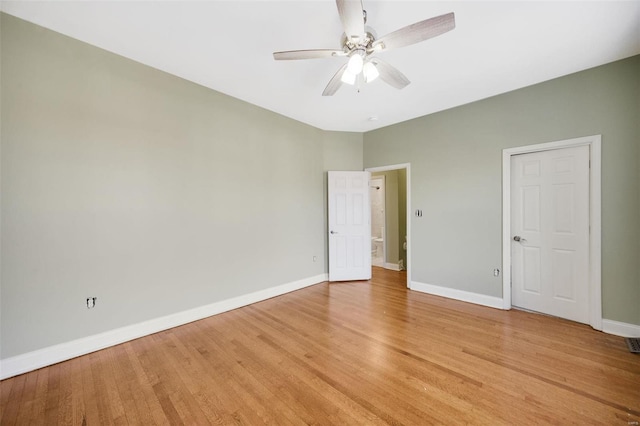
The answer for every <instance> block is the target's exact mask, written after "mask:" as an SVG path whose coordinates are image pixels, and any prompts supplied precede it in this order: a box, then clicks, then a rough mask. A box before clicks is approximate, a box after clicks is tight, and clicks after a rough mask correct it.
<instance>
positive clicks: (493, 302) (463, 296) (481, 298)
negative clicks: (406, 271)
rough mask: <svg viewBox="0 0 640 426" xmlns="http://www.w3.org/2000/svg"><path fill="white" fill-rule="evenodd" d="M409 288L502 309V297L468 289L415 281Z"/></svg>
mask: <svg viewBox="0 0 640 426" xmlns="http://www.w3.org/2000/svg"><path fill="white" fill-rule="evenodd" d="M411 290H415V291H420V292H422V293H429V294H433V295H435V296H442V297H447V298H449V299H455V300H459V301H462V302H468V303H474V304H476V305H482V306H488V307H490V308H496V309H502V298H500V297H495V296H487V295H486V294H479V293H472V292H470V291H465V290H458V289H455V288H450V287H442V286H439V285H433V284H425V283H419V282H415V281H414V282H412V283H411Z"/></svg>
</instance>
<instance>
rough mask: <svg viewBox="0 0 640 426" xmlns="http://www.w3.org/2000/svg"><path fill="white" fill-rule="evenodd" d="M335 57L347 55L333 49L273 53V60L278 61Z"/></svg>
mask: <svg viewBox="0 0 640 426" xmlns="http://www.w3.org/2000/svg"><path fill="white" fill-rule="evenodd" d="M333 56H345V53H344V52H343V51H342V50H333V49H312V50H288V51H286V52H273V59H275V60H276V61H287V60H293V59H319V58H331V57H333Z"/></svg>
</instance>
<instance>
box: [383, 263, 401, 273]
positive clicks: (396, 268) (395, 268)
mask: <svg viewBox="0 0 640 426" xmlns="http://www.w3.org/2000/svg"><path fill="white" fill-rule="evenodd" d="M383 268H384V269H390V270H392V271H399V270H400V265H398V264H397V263H387V262H385V263H384V266H383Z"/></svg>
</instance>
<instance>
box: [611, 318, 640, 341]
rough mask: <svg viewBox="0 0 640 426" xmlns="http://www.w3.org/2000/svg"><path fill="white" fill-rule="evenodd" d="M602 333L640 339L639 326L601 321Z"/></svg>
mask: <svg viewBox="0 0 640 426" xmlns="http://www.w3.org/2000/svg"><path fill="white" fill-rule="evenodd" d="M602 331H603V332H605V333H609V334H615V335H616V336H622V337H640V325H635V324H627V323H626V322H619V321H614V320H608V319H603V320H602Z"/></svg>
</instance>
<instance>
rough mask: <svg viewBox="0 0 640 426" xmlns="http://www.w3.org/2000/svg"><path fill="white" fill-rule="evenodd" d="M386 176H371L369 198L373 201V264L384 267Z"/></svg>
mask: <svg viewBox="0 0 640 426" xmlns="http://www.w3.org/2000/svg"><path fill="white" fill-rule="evenodd" d="M385 195H386V192H385V176H384V175H381V176H373V175H372V176H371V180H370V181H369V200H370V202H371V266H380V267H384V263H385V259H386V255H385V251H386V250H385V248H386V238H385V227H386V224H385V222H386V214H385V210H386V202H385V198H386V197H385Z"/></svg>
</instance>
